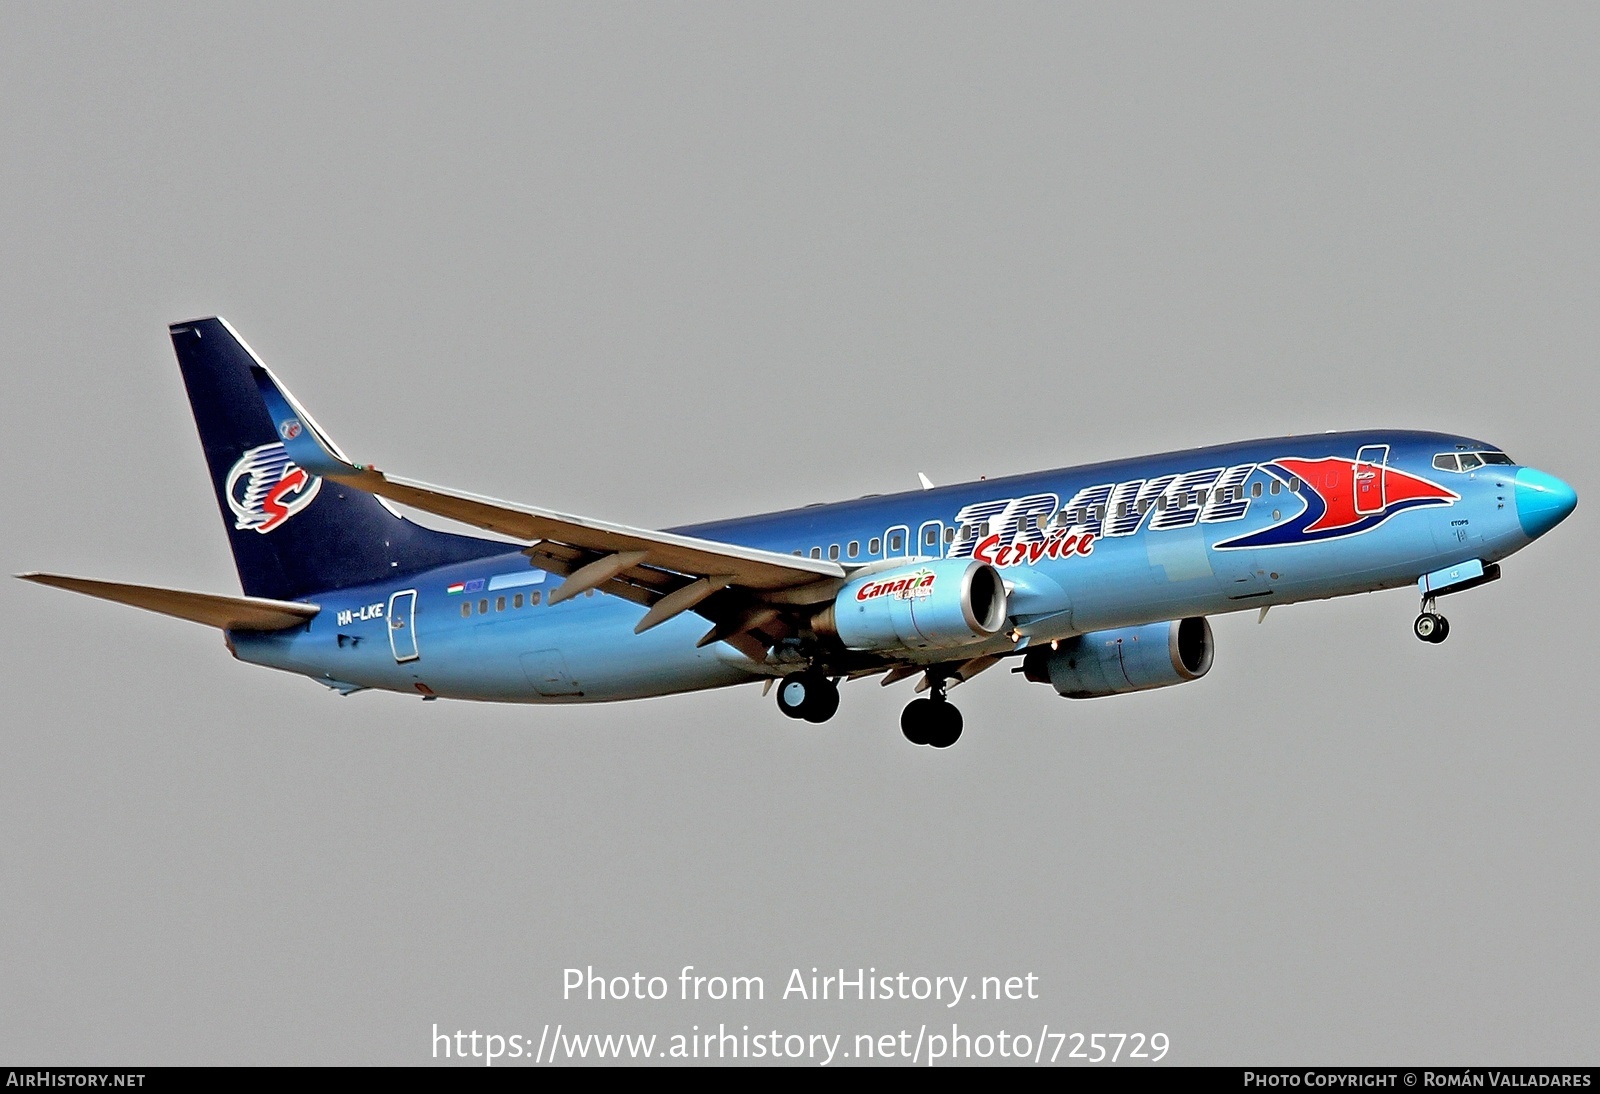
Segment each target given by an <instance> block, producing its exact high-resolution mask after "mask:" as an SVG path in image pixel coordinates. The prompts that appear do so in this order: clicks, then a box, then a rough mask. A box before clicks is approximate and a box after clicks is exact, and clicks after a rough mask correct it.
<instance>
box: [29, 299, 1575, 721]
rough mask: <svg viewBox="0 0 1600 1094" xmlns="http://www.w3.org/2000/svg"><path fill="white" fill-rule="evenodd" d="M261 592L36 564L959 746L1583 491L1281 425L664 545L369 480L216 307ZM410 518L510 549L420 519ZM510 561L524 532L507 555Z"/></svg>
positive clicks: (468, 682) (507, 689) (201, 409)
mask: <svg viewBox="0 0 1600 1094" xmlns="http://www.w3.org/2000/svg"><path fill="white" fill-rule="evenodd" d="M171 335H172V344H173V347H174V349H175V350H176V351H177V356H178V365H179V367H180V368H181V369H182V372H183V379H184V383H185V385H186V386H187V388H188V393H189V402H190V404H191V406H192V407H193V410H194V417H195V422H196V423H197V425H198V426H199V431H200V442H201V444H202V446H203V447H204V449H205V455H206V461H207V463H208V464H209V465H210V469H211V478H212V485H213V486H214V487H215V489H216V494H217V503H218V506H219V507H220V509H221V511H222V519H223V522H224V524H225V525H226V527H227V530H228V538H229V540H230V542H231V543H232V546H233V555H234V561H235V563H236V564H237V566H238V570H239V580H240V583H241V584H242V585H243V588H244V593H245V595H244V596H219V595H214V594H210V593H196V592H183V591H179V590H175V589H165V588H156V587H152V586H146V585H126V584H120V583H115V582H107V581H93V580H88V579H85V578H77V577H66V576H62V575H56V574H44V573H29V574H21V575H18V576H20V577H23V578H26V579H27V580H30V581H37V582H39V583H41V584H45V585H54V586H57V587H59V588H64V589H70V590H73V591H75V592H80V593H87V594H89V595H91V596H97V597H102V598H104V599H107V600H115V601H119V602H121V603H124V604H131V605H133V606H135V607H140V608H146V609H149V610H151V611H156V612H162V613H165V614H167V615H173V616H177V617H179V618H182V619H189V620H193V621H195V622H198V623H205V624H208V625H210V626H213V627H218V628H220V629H221V630H222V631H223V635H224V639H225V641H226V644H227V647H228V649H229V651H231V652H232V653H233V655H234V656H235V657H237V658H238V659H240V660H241V661H248V662H250V663H252V664H257V665H267V666H269V667H271V668H276V669H283V670H285V671H288V672H295V673H300V674H302V675H305V676H309V677H311V678H312V679H314V680H316V681H317V682H318V683H321V684H324V685H326V686H327V687H330V688H332V689H334V690H335V691H338V692H341V693H343V694H346V695H348V694H350V693H352V692H357V691H362V690H365V689H368V688H378V689H382V690H385V691H395V692H402V693H406V694H411V695H420V696H421V697H422V698H424V699H436V698H448V699H483V700H492V701H496V702H511V703H591V702H608V701H611V700H615V699H640V698H645V697H647V696H655V695H667V694H671V693H674V692H685V691H696V690H699V689H701V688H713V687H724V686H727V685H730V684H742V683H748V682H752V681H765V682H766V685H767V686H769V687H770V686H771V684H772V683H773V682H774V681H776V682H777V700H778V708H779V709H780V710H781V711H783V713H784V714H786V715H788V716H789V717H791V718H799V719H804V720H806V721H809V722H824V721H827V720H828V719H829V718H830V717H832V715H833V713H834V711H835V710H837V709H838V706H839V683H840V682H841V681H844V680H856V679H861V678H866V677H881V679H882V682H883V683H884V684H890V683H894V682H895V681H899V680H905V679H908V678H910V677H917V678H918V683H917V685H916V688H917V691H918V692H919V693H926V694H924V695H922V697H920V698H916V699H913V700H912V701H911V703H910V704H909V705H908V706H907V707H906V708H905V712H904V714H902V715H901V719H900V725H901V729H902V731H903V732H904V734H905V736H906V737H907V739H909V740H911V741H912V742H914V743H916V744H927V745H932V746H934V747H936V748H945V747H948V746H950V745H951V744H954V743H955V741H956V739H957V738H958V737H960V736H961V728H962V718H961V714H960V712H959V711H957V709H956V708H955V707H954V706H953V705H952V704H951V703H950V702H949V700H948V699H947V694H948V692H949V690H950V689H951V688H952V687H954V686H955V685H957V684H959V683H961V682H962V681H964V680H970V679H971V678H972V677H973V676H974V675H976V674H977V673H980V672H982V671H984V670H985V669H988V668H991V667H993V666H995V665H1001V664H1008V663H1009V664H1011V665H1013V666H1014V667H1013V668H1012V671H1013V672H1016V673H1020V674H1021V675H1022V676H1023V677H1024V678H1025V679H1027V680H1031V681H1034V682H1037V683H1041V684H1049V685H1050V686H1051V687H1053V688H1054V689H1055V690H1056V691H1057V692H1058V693H1060V694H1061V695H1063V696H1066V697H1067V698H1071V699H1083V698H1091V697H1095V696H1109V695H1116V694H1120V693H1123V692H1130V691H1141V690H1144V689H1148V688H1159V687H1166V686H1168V685H1171V684H1180V683H1184V682H1186V681H1190V680H1198V679H1199V678H1200V677H1202V676H1204V675H1205V674H1206V671H1207V670H1208V669H1209V668H1210V667H1211V661H1212V650H1213V643H1212V634H1211V627H1210V625H1209V624H1208V623H1207V622H1206V617H1207V616H1210V615H1216V614H1219V613H1222V612H1235V611H1242V610H1248V609H1261V610H1262V611H1265V609H1266V608H1267V607H1269V606H1271V605H1276V604H1290V603H1294V602H1297V601H1302V600H1317V599H1323V598H1327V597H1334V596H1345V595H1348V594H1351V593H1362V592H1369V591H1372V590H1375V589H1386V588H1396V587H1400V586H1406V585H1415V586H1416V587H1417V588H1418V591H1419V596H1420V600H1421V614H1419V615H1418V616H1417V617H1416V621H1415V623H1414V624H1413V629H1414V631H1415V633H1416V636H1417V637H1418V638H1420V639H1422V640H1423V641H1425V642H1442V641H1444V639H1445V637H1446V635H1448V634H1449V624H1448V623H1446V621H1445V619H1444V617H1443V616H1441V615H1439V614H1437V612H1436V611H1435V605H1434V601H1435V598H1436V597H1439V596H1442V595H1444V594H1447V593H1454V592H1459V591H1462V590H1465V589H1470V588H1473V587H1474V586H1477V585H1481V584H1483V583H1485V582H1488V581H1493V580H1495V578H1497V577H1499V576H1500V566H1499V563H1500V561H1501V560H1502V559H1504V558H1506V557H1507V556H1509V555H1511V554H1514V553H1515V552H1517V551H1519V550H1521V549H1522V548H1523V547H1525V546H1527V545H1528V544H1529V543H1531V542H1533V540H1535V539H1537V538H1538V537H1539V536H1542V535H1544V534H1545V533H1546V532H1548V531H1549V530H1550V529H1551V528H1553V527H1555V526H1556V525H1557V524H1558V523H1560V522H1561V521H1562V520H1563V519H1564V518H1565V517H1566V516H1567V515H1568V514H1569V513H1571V512H1572V510H1573V508H1574V507H1575V506H1576V505H1577V501H1578V498H1577V494H1576V493H1575V492H1574V491H1573V489H1572V488H1571V487H1570V486H1568V485H1567V484H1566V483H1564V482H1562V481H1560V480H1559V479H1556V478H1554V477H1552V476H1550V475H1547V474H1545V473H1544V472H1542V471H1536V470H1534V469H1533V468H1531V467H1520V466H1518V465H1517V464H1516V463H1515V462H1514V461H1513V460H1512V458H1511V457H1510V456H1508V455H1507V454H1506V453H1504V452H1502V451H1501V450H1500V449H1498V448H1497V447H1495V446H1494V445H1492V444H1486V443H1484V442H1482V441H1476V440H1472V439H1470V438H1467V437H1457V436H1450V435H1447V434H1441V433H1420V432H1404V431H1397V430H1392V431H1370V432H1360V433H1328V434H1323V435H1319V436H1309V437H1280V438H1276V439H1272V440H1260V441H1245V442H1241V443H1237V444H1226V445H1218V446H1216V447H1212V448H1197V449H1191V450H1189V451H1185V452H1169V453H1165V454H1162V455H1159V456H1144V457H1140V458H1138V459H1130V460H1120V461H1116V462H1111V463H1100V464H1092V465H1089V466H1084V467H1071V468H1063V469H1060V470H1055V471H1039V472H1035V473H1033V474H1027V475H1017V476H1014V477H1011V478H1005V479H990V480H987V481H982V482H972V483H965V484H962V485H959V486H944V487H937V488H934V487H932V486H931V485H930V484H928V483H927V482H926V480H924V486H925V488H924V489H922V490H917V491H912V492H909V493H901V494H892V495H882V496H869V497H865V498H860V499H858V500H855V501H847V502H840V503H838V504H833V505H816V506H809V507H806V508H803V509H791V510H787V511H785V512H780V513H768V514H764V515H761V516H753V517H743V518H740V519H736V520H727V521H720V522H717V523H713V524H702V525H696V526H693V527H686V528H675V529H669V530H667V531H663V532H657V531H649V530H646V529H643V528H631V527H628V526H626V525H621V524H610V523H607V522H605V521H599V520H591V519H589V518H586V517H577V516H570V515H567V514H564V513H556V512H551V511H549V510H546V509H536V508H532V507H530V506H525V505H516V504H512V503H510V502H503V501H495V500H493V499H490V498H484V497H478V496H476V495H472V494H465V493H460V492H457V491H453V490H446V489H442V488H440V487H436V486H429V485H426V484H424V483H420V482H415V481H412V480H409V479H403V478H397V477H395V476H392V475H388V474H385V473H384V472H382V471H379V470H378V469H377V468H375V467H371V466H369V465H366V464H361V463H355V462H353V461H351V460H350V459H349V458H348V457H346V456H345V454H344V453H343V452H341V451H340V450H339V448H338V446H337V445H335V444H334V443H333V441H332V440H330V439H329V437H328V434H327V433H326V432H324V431H323V430H322V428H321V427H319V426H318V425H317V423H316V422H315V421H314V420H313V419H312V417H311V415H310V414H308V413H306V411H305V409H304V408H303V407H301V406H300V404H299V403H298V402H296V401H295V399H294V397H293V396H292V395H290V394H289V392H288V390H287V389H286V388H284V387H283V385H282V384H280V383H279V382H278V381H277V379H276V378H275V377H274V376H273V375H272V373H270V372H268V371H267V369H266V366H264V365H263V364H262V363H261V361H260V360H259V359H258V358H257V357H256V356H255V354H254V353H253V352H251V350H250V348H249V347H248V346H246V345H245V344H244V342H243V341H242V340H241V339H240V338H239V337H238V335H236V334H235V333H234V331H233V329H232V328H231V327H230V326H228V324H227V323H226V322H224V321H223V320H221V319H201V320H196V321H194V322H188V323H179V324H177V325H175V326H173V327H172V328H171ZM390 502H398V503H400V504H402V505H407V506H411V507H413V508H415V509H419V510H421V511H423V512H427V513H432V514H436V515H438V516H441V517H448V518H450V519H452V520H455V521H459V522H462V523H464V524H468V525H473V526H475V527H477V528H481V529H486V530H489V531H492V532H496V533H498V534H500V535H503V536H507V537H510V538H511V539H512V540H514V541H516V542H515V543H510V544H508V543H505V542H501V541H496V540H488V539H483V538H479V537H475V536H469V535H455V534H451V533H447V532H441V531H436V530H433V529H429V528H425V527H422V526H420V525H418V524H416V523H414V522H412V521H410V520H408V519H406V518H405V517H403V516H401V515H400V514H399V513H398V512H396V511H395V510H394V509H393V508H392V507H391V505H390ZM519 544H520V546H519Z"/></svg>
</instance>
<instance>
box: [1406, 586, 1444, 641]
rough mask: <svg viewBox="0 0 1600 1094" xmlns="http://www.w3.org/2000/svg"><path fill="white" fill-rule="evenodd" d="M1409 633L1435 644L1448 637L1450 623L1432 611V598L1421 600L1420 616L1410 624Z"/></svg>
mask: <svg viewBox="0 0 1600 1094" xmlns="http://www.w3.org/2000/svg"><path fill="white" fill-rule="evenodd" d="M1411 633H1412V634H1414V635H1416V636H1417V637H1418V638H1420V639H1422V640H1423V641H1424V642H1432V643H1435V644H1438V643H1440V642H1443V641H1444V640H1445V639H1446V638H1449V637H1450V621H1449V620H1448V619H1446V618H1445V617H1444V616H1442V615H1439V614H1438V613H1437V612H1435V611H1434V610H1433V597H1431V596H1429V597H1424V598H1423V601H1422V614H1421V615H1419V616H1417V618H1416V621H1415V622H1413V623H1412V624H1411Z"/></svg>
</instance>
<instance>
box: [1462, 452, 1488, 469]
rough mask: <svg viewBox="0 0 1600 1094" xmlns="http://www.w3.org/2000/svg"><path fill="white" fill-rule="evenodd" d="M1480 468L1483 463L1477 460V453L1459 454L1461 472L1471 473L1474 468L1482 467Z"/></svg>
mask: <svg viewBox="0 0 1600 1094" xmlns="http://www.w3.org/2000/svg"><path fill="white" fill-rule="evenodd" d="M1482 466H1483V461H1482V460H1480V459H1479V458H1478V456H1477V453H1475V452H1463V453H1461V470H1463V471H1471V470H1472V469H1473V468H1474V467H1482Z"/></svg>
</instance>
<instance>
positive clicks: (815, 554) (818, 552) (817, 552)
mask: <svg viewBox="0 0 1600 1094" xmlns="http://www.w3.org/2000/svg"><path fill="white" fill-rule="evenodd" d="M811 557H812V558H816V559H820V558H821V557H822V548H821V547H813V548H811Z"/></svg>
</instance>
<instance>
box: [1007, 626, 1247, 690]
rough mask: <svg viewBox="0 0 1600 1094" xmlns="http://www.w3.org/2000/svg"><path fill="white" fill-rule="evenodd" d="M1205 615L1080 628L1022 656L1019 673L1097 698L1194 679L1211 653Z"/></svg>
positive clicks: (1208, 663)
mask: <svg viewBox="0 0 1600 1094" xmlns="http://www.w3.org/2000/svg"><path fill="white" fill-rule="evenodd" d="M1215 652H1216V650H1215V645H1214V643H1213V642H1212V638H1211V624H1210V623H1208V622H1206V620H1205V618H1204V617H1196V618H1193V619H1175V620H1173V621H1172V622H1170V623H1150V624H1147V625H1145V626H1143V627H1122V628H1118V629H1116V630H1109V631H1094V632H1092V633H1090V634H1080V635H1078V636H1076V637H1074V638H1068V639H1066V640H1065V641H1063V642H1061V643H1060V646H1059V648H1057V649H1053V650H1052V649H1049V648H1048V647H1043V646H1041V647H1040V648H1038V649H1035V650H1029V651H1028V653H1027V655H1026V656H1025V657H1024V658H1023V659H1022V674H1023V675H1024V676H1025V677H1027V678H1028V679H1029V680H1032V681H1033V682H1034V683H1036V684H1049V685H1050V686H1051V687H1053V688H1055V689H1056V691H1057V692H1059V693H1060V694H1062V695H1064V696H1066V697H1067V698H1068V699H1095V698H1099V697H1101V696H1105V695H1121V694H1123V693H1124V692H1129V691H1149V690H1151V689H1152V688H1165V687H1171V686H1172V685H1173V684H1186V683H1188V682H1189V681H1190V680H1198V679H1200V677H1202V676H1204V675H1205V674H1206V673H1207V672H1208V671H1210V669H1211V660H1212V657H1213V655H1214V654H1215Z"/></svg>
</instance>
